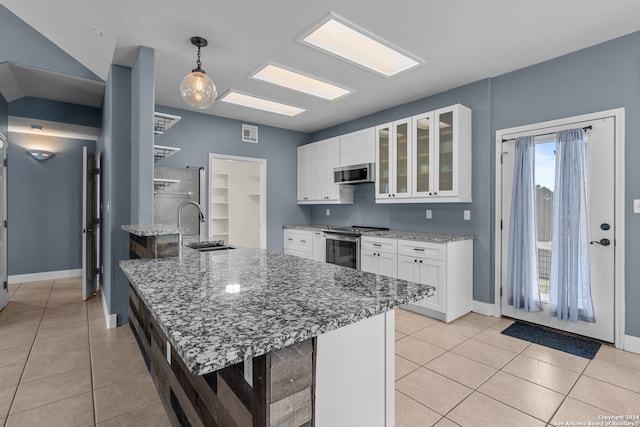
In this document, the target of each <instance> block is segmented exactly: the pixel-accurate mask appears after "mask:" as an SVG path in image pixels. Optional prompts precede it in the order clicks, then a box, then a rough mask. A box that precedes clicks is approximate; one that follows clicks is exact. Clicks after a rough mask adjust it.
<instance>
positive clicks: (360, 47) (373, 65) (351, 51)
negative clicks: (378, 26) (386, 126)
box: [298, 15, 424, 77]
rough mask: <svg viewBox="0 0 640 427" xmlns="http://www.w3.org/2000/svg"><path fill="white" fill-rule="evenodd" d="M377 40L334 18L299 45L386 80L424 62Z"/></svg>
mask: <svg viewBox="0 0 640 427" xmlns="http://www.w3.org/2000/svg"><path fill="white" fill-rule="evenodd" d="M376 39H377V40H375V39H374V38H373V37H372V36H370V35H367V34H366V32H365V31H364V30H361V29H358V28H357V27H356V26H355V25H353V24H351V23H348V21H346V20H343V19H341V18H340V19H338V17H336V16H335V15H331V16H329V18H327V19H326V20H325V21H324V22H323V23H321V24H320V25H319V26H318V27H317V28H315V29H314V30H313V31H311V32H310V33H308V34H306V35H303V36H302V37H300V38H299V39H298V41H300V42H301V43H304V44H308V45H310V46H312V47H315V48H317V49H320V50H322V51H325V52H327V53H329V54H332V55H335V56H338V57H340V58H342V59H345V60H347V61H349V62H353V63H355V64H357V65H360V66H361V67H364V68H367V69H369V70H372V71H374V72H376V73H379V74H382V75H384V76H386V77H391V76H394V75H396V74H398V73H401V72H402V71H406V70H408V69H410V68H413V67H415V66H417V65H419V64H420V63H421V62H424V61H419V60H417V59H415V58H411V57H409V56H408V55H406V54H404V53H402V52H400V50H399V49H398V48H395V47H393V46H392V45H391V44H390V43H386V42H383V41H381V39H379V38H377V37H376Z"/></svg>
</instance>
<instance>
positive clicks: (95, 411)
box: [84, 294, 98, 427]
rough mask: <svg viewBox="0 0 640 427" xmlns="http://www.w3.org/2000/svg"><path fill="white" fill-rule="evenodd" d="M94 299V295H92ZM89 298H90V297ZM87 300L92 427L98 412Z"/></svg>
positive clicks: (95, 423)
mask: <svg viewBox="0 0 640 427" xmlns="http://www.w3.org/2000/svg"><path fill="white" fill-rule="evenodd" d="M92 296H93V297H95V294H94V295H92ZM90 298H91V297H90ZM88 300H89V299H87V300H85V302H84V308H85V314H86V316H87V338H88V340H89V373H90V375H89V378H90V382H91V405H92V406H93V425H94V427H95V426H96V425H97V424H98V411H97V408H96V407H97V405H96V393H95V387H94V381H93V345H92V342H91V320H90V319H89V304H88V303H87V301H88Z"/></svg>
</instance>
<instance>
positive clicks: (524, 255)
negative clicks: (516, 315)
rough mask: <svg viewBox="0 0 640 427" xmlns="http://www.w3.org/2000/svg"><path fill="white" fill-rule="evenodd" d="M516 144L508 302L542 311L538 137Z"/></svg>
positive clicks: (519, 141) (522, 307)
mask: <svg viewBox="0 0 640 427" xmlns="http://www.w3.org/2000/svg"><path fill="white" fill-rule="evenodd" d="M515 147H516V151H515V159H514V170H513V190H512V191H513V196H512V197H511V215H510V220H509V224H510V226H509V260H508V271H507V303H508V304H509V305H512V306H514V307H515V308H518V309H523V310H525V311H540V310H542V304H541V303H540V289H539V288H538V273H537V262H536V259H537V258H536V230H535V185H536V184H535V182H536V181H535V158H536V144H535V140H534V137H533V136H525V137H520V138H517V139H516V146H515Z"/></svg>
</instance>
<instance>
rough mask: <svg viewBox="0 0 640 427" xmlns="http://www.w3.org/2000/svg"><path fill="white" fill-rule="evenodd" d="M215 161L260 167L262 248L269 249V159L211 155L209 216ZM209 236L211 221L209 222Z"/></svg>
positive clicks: (208, 197)
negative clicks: (232, 161) (257, 165)
mask: <svg viewBox="0 0 640 427" xmlns="http://www.w3.org/2000/svg"><path fill="white" fill-rule="evenodd" d="M214 160H236V161H240V162H252V163H258V164H259V165H260V248H261V249H267V200H266V196H267V159H261V158H257V157H243V156H232V155H228V154H215V153H209V172H208V174H207V182H208V183H209V185H208V186H207V210H206V212H207V214H209V208H210V206H211V200H210V199H211V174H212V172H213V161H214ZM207 222H208V224H207V236H208V235H209V230H208V227H209V225H210V223H211V222H210V221H207Z"/></svg>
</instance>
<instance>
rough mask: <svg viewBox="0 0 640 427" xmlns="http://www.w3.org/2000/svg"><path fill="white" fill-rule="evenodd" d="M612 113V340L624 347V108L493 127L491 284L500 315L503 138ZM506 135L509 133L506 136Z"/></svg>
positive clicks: (511, 137) (495, 311)
mask: <svg viewBox="0 0 640 427" xmlns="http://www.w3.org/2000/svg"><path fill="white" fill-rule="evenodd" d="M610 117H613V119H614V121H615V123H614V132H615V136H614V137H615V143H614V150H615V152H614V161H615V168H616V170H615V176H614V185H615V189H616V191H615V206H614V209H615V215H614V218H615V224H616V225H615V230H614V239H615V240H614V293H615V294H614V307H615V313H614V334H613V336H614V344H615V346H616V347H617V348H624V337H625V323H624V322H625V275H624V260H625V239H624V236H625V234H624V229H625V222H624V220H625V216H624V214H625V185H624V183H625V182H624V177H625V172H624V152H625V150H624V148H625V134H624V129H625V128H624V119H625V109H624V108H616V109H612V110H606V111H600V112H596V113H589V114H583V115H580V116H573V117H565V118H562V119H557V120H550V121H545V122H539V123H533V124H528V125H523V126H516V127H512V128H507V129H500V130H497V131H496V151H495V153H496V163H495V164H496V170H495V200H496V202H495V203H496V204H495V213H494V217H495V226H494V229H495V235H494V246H495V251H494V257H495V258H494V259H495V266H494V267H495V288H494V301H495V303H494V314H495V315H496V316H498V317H500V316H501V315H502V302H501V301H502V298H501V296H500V289H501V287H502V285H503V284H502V271H501V270H502V251H503V247H502V238H501V232H502V230H501V220H502V218H501V212H502V158H501V153H502V146H501V145H502V140H503V139H505V138H506V139H513V138H515V137H518V136H523V135H528V134H531V133H532V132H542V133H545V132H556V131H559V130H562V129H571V128H572V126H574V124H575V123H579V122H585V121H595V120H599V119H603V118H610ZM507 136H508V137H507Z"/></svg>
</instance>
